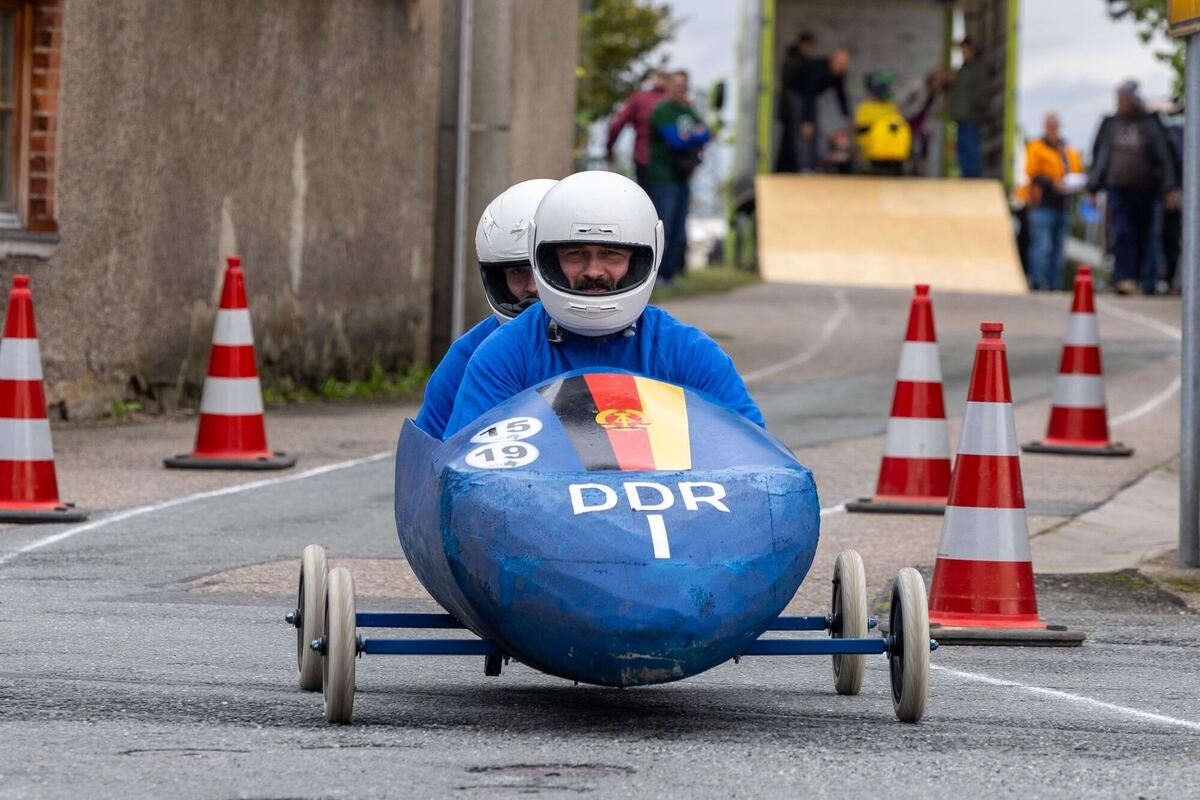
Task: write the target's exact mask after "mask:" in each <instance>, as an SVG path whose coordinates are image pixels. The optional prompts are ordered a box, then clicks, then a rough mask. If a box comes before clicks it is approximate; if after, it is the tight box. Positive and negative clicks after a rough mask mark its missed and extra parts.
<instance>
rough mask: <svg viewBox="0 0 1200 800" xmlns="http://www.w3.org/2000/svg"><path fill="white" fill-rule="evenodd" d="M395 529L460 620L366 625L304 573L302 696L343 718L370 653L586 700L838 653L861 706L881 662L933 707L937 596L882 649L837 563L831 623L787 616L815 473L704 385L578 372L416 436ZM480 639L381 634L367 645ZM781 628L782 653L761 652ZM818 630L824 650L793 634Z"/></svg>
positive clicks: (333, 580)
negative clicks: (530, 677)
mask: <svg viewBox="0 0 1200 800" xmlns="http://www.w3.org/2000/svg"><path fill="white" fill-rule="evenodd" d="M395 502H396V509H395V510H396V528H397V531H398V533H399V536H400V542H401V544H402V546H403V548H404V553H405V556H406V557H407V559H408V563H409V564H410V565H411V567H412V570H413V572H414V573H415V574H416V576H417V578H418V579H419V580H420V582H421V584H422V585H423V586H424V587H425V589H426V590H427V591H428V592H429V594H430V595H431V596H432V597H433V598H434V600H436V601H437V602H438V604H439V605H441V607H442V608H443V609H444V610H445V611H446V612H447V613H437V614H434V613H391V612H388V613H383V612H360V611H357V610H356V605H355V598H354V582H353V578H352V576H351V574H350V572H349V571H348V570H347V569H346V568H344V567H338V568H335V569H333V570H329V569H328V568H327V566H326V563H327V562H326V555H325V551H324V549H323V548H322V547H320V546H319V545H310V546H309V547H307V548H306V549H305V551H304V553H303V555H302V557H301V564H300V580H299V590H298V597H297V607H296V609H295V610H294V611H293V612H291V613H290V614H288V616H287V620H288V622H289V623H290V624H291V625H293V626H294V627H295V629H296V656H297V667H298V672H299V682H300V685H301V687H302V688H304V689H309V690H316V689H321V690H322V691H323V693H324V705H325V716H326V719H327V720H328V721H330V722H338V723H348V722H349V721H350V718H351V714H352V711H353V704H354V671H355V659H356V657H357V656H359V655H361V654H373V653H391V654H402V655H476V656H478V655H482V656H484V671H485V673H486V674H488V675H499V674H500V672H501V668H502V664H503V663H504V662H507V661H508V660H509V659H513V660H516V661H519V662H521V663H523V664H526V665H528V666H530V667H533V668H534V669H537V670H540V671H542V672H545V673H548V674H550V675H556V676H558V677H561V678H566V679H568V680H573V681H577V682H581V683H590V684H598V685H603V686H619V687H628V686H640V685H647V684H655V683H664V682H667V681H675V680H679V679H681V678H686V677H688V676H691V675H696V674H699V673H701V672H704V671H705V670H708V669H711V668H712V667H715V666H717V665H719V664H722V663H724V662H726V661H728V660H730V659H734V660H737V659H739V658H740V657H742V656H750V655H831V656H832V657H833V673H834V685H835V688H836V690H837V691H838V692H839V693H842V694H856V693H858V691H859V689H860V687H861V685H862V680H863V672H864V668H865V656H866V655H868V654H872V653H874V654H883V655H885V656H887V658H888V661H889V666H890V672H891V683H892V699H893V706H894V709H895V713H896V715H897V716H898V717H899V718H900V719H901V720H903V721H906V722H916V721H917V720H919V719H920V717H921V715H922V713H923V712H924V708H925V698H926V692H927V686H928V675H929V653H930V650H931V649H932V648H933V647H936V643H933V642H931V641H930V639H929V623H928V616H927V610H926V599H925V585H924V582H923V581H922V579H921V577H920V575H919V574H918V573H917V572H916V571H915V570H913V569H911V568H905V569H903V570H901V571H900V573H899V574H898V576H897V578H896V581H895V583H894V585H893V589H892V596H891V603H890V606H889V614H890V620H889V621H890V625H889V626H888V633H887V635H870V629H871V628H873V627H874V620H872V619H870V618H869V617H868V614H867V596H866V579H865V575H864V570H863V564H862V560H861V558H860V557H859V556H858V554H857V553H855V552H854V551H845V552H843V553H841V554H840V555H839V556H838V557H837V560H836V562H835V565H834V572H833V585H832V603H831V607H830V611H829V613H828V614H826V615H821V616H811V617H792V616H780V614H781V612H782V611H783V610H784V608H785V607H786V606H787V604H788V602H789V601H790V600H791V599H792V596H793V595H794V594H795V593H796V590H797V589H798V588H799V586H800V583H801V582H802V581H803V580H804V576H805V575H806V574H807V572H808V569H809V567H810V565H811V564H812V560H813V556H814V554H815V552H816V549H817V539H818V534H819V529H820V506H819V504H818V501H817V491H816V486H815V484H814V482H813V477H812V473H811V472H810V471H809V470H808V469H807V468H805V467H804V466H802V465H801V464H800V463H799V462H797V461H796V459H795V458H794V457H793V455H792V453H791V452H790V451H789V450H788V448H787V447H786V446H785V445H783V444H782V443H781V442H779V441H778V440H777V439H775V438H774V437H773V436H771V435H770V434H769V433H767V432H766V431H764V430H763V429H761V428H759V427H757V426H756V425H753V424H752V423H750V422H748V421H746V420H745V419H744V418H743V417H741V416H740V415H738V414H737V413H735V412H733V411H731V410H729V409H727V408H725V407H724V406H722V405H720V404H718V403H716V402H714V401H713V400H712V399H710V398H707V397H706V396H704V395H701V394H699V393H697V392H694V391H692V390H690V389H685V388H682V387H680V386H676V385H673V384H670V383H665V382H662V381H656V380H652V379H649V378H645V377H642V376H639V375H634V374H630V373H625V372H616V371H605V372H588V371H580V372H572V373H567V374H565V375H561V376H559V377H557V378H554V379H553V380H550V381H547V382H545V383H543V384H541V385H539V386H536V387H534V388H532V389H528V390H526V391H523V392H521V393H520V394H518V395H516V396H514V397H512V398H510V399H509V400H507V401H505V402H503V403H501V404H500V405H498V406H496V407H495V408H494V409H492V410H491V411H490V412H488V413H487V414H484V415H483V416H481V417H480V418H479V419H478V420H476V421H475V423H474V424H473V425H471V426H470V427H468V428H467V429H465V430H463V431H460V432H459V433H458V434H456V435H455V436H453V437H451V438H450V439H448V440H447V441H445V442H441V441H439V440H437V439H434V438H431V437H430V436H428V435H426V434H425V433H424V432H422V431H421V430H420V429H419V428H417V427H416V426H415V425H414V424H413V423H412V421H411V420H408V421H406V422H405V424H404V428H403V430H402V432H401V434H400V442H399V447H398V450H397V454H396V501H395ZM372 628H394V629H410V630H412V629H448V630H449V629H456V630H458V631H460V632H461V631H462V630H463V629H465V630H466V631H469V633H470V634H474V636H471V637H468V636H463V635H461V633H460V635H457V636H455V637H453V638H442V639H438V638H420V637H414V638H406V639H391V638H373V637H370V638H368V637H364V636H362V635H360V633H359V631H360V629H372ZM767 631H782V632H788V634H786V635H784V636H771V637H766V638H760V637H762V636H763V634H764V633H765V632H767ZM797 631H823V632H825V633H827V634H828V636H827V637H811V636H810V637H797V636H795V635H794V633H793V632H797Z"/></svg>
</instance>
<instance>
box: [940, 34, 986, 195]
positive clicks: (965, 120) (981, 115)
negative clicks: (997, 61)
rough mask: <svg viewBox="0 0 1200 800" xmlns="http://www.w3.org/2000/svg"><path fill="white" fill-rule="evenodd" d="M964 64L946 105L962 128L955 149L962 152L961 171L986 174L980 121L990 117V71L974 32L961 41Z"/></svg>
mask: <svg viewBox="0 0 1200 800" xmlns="http://www.w3.org/2000/svg"><path fill="white" fill-rule="evenodd" d="M958 50H959V52H960V53H962V66H961V67H959V68H958V72H957V73H955V75H954V80H953V81H952V82H951V84H950V90H949V92H948V93H947V95H946V108H947V111H948V112H949V114H950V119H952V120H954V124H955V126H956V127H957V129H958V136H957V138H956V140H955V150H956V151H957V152H958V171H959V172H960V173H961V174H962V176H963V177H964V178H978V177H979V176H980V175H982V174H983V150H982V145H981V138H980V137H981V133H980V125H981V124H982V123H983V121H984V120H985V119H987V73H986V72H985V70H984V66H983V62H981V61H979V59H978V58H977V57H976V56H977V53H976V52H975V42H973V41H972V40H971V37H970V36H965V37H963V39H962V41H960V42H959V43H958Z"/></svg>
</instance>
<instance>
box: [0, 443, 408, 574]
mask: <svg viewBox="0 0 1200 800" xmlns="http://www.w3.org/2000/svg"><path fill="white" fill-rule="evenodd" d="M394 455H395V451H393V450H385V451H384V452H382V453H375V454H373V455H369V456H364V457H363V458H353V459H350V460H349V461H339V462H337V463H335V464H326V465H325V466H323V467H314V468H313V469H310V470H305V471H304V472H297V473H296V474H294V475H285V476H283V477H280V478H267V479H265V480H261V481H251V482H250V483H241V484H238V485H237V486H227V487H225V488H224V489H213V490H211V491H208V492H197V493H196V494H188V495H184V496H183V497H175V498H172V499H170V500H163V501H162V502H159V503H150V504H149V505H144V506H136V507H134V508H129V509H126V510H125V511H119V512H117V513H116V514H113V515H112V516H109V517H101V518H100V519H96V520H92V521H91V522H86V523H84V524H83V525H76V526H75V527H74V528H67V529H66V530H65V531H61V532H59V533H56V534H53V535H51V536H46V537H44V538H42V539H38V540H37V541H35V542H30V543H29V544H27V545H25V546H24V547H19V548H17V549H16V550H13V551H11V552H8V553H5V554H4V555H3V556H0V566H3V565H5V564H7V563H9V562H10V561H12V560H13V559H15V558H17V557H18V556H22V555H24V554H26V553H32V552H33V551H34V550H41V549H42V548H43V547H49V546H50V545H52V544H57V543H58V542H61V541H64V540H66V539H70V538H71V537H72V536H77V535H79V534H81V533H87V532H88V531H94V530H96V529H97V528H104V527H106V526H108V525H111V524H113V523H114V522H123V521H124V520H127V519H133V518H134V517H140V516H143V515H144V514H151V513H153V512H155V511H162V510H163V509H167V508H174V507H175V506H182V505H186V504H187V503H194V502H196V501H197V500H207V499H209V498H211V497H224V496H226V495H231V494H241V493H242V492H249V491H251V490H253V489H262V488H264V487H267V486H278V485H279V484H282V483H293V482H295V481H302V480H304V479H306V478H313V477H316V476H317V475H324V474H326V473H329V472H337V471H338V470H343V469H349V468H350V467H357V466H359V465H360V464H370V463H371V462H374V461H382V460H383V459H385V458H391V457H392V456H394Z"/></svg>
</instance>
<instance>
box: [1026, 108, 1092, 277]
mask: <svg viewBox="0 0 1200 800" xmlns="http://www.w3.org/2000/svg"><path fill="white" fill-rule="evenodd" d="M1043 130H1044V133H1043V134H1042V137H1041V138H1040V139H1032V140H1030V142H1029V144H1028V145H1026V147H1025V174H1026V176H1028V178H1029V195H1028V203H1027V205H1028V207H1029V214H1028V219H1029V245H1030V253H1029V255H1030V259H1029V282H1030V284H1031V285H1032V286H1033V288H1034V290H1035V291H1037V290H1051V291H1056V290H1058V289H1061V288H1062V275H1063V244H1064V243H1065V242H1066V239H1067V220H1068V214H1067V195H1068V194H1071V193H1074V192H1078V191H1079V185H1078V183H1076V182H1075V181H1076V179H1078V178H1079V177H1081V175H1082V173H1083V162H1082V160H1081V159H1080V158H1079V152H1078V151H1077V150H1076V149H1075V148H1073V147H1070V146H1068V145H1067V143H1066V141H1065V140H1064V139H1063V138H1062V136H1061V135H1060V134H1059V123H1058V117H1057V116H1056V115H1054V114H1047V115H1046V120H1045V124H1044V128H1043ZM1068 175H1070V176H1073V177H1070V178H1068ZM1069 183H1073V184H1074V185H1073V186H1068V184H1069Z"/></svg>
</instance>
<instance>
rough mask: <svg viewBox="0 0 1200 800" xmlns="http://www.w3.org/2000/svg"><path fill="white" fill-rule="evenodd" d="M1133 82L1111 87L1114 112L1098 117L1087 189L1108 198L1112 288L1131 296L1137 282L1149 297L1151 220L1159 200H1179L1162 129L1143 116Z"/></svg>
mask: <svg viewBox="0 0 1200 800" xmlns="http://www.w3.org/2000/svg"><path fill="white" fill-rule="evenodd" d="M1137 90H1138V86H1137V83H1136V82H1135V81H1126V82H1125V83H1123V84H1121V85H1120V86H1119V87H1118V88H1117V113H1116V114H1113V115H1110V116H1108V117H1105V118H1104V121H1103V122H1101V123H1100V130H1099V131H1098V132H1097V133H1096V141H1095V144H1094V145H1093V146H1092V168H1091V171H1090V172H1089V173H1088V187H1087V188H1088V191H1090V192H1096V191H1099V190H1101V189H1103V190H1104V193H1105V195H1106V197H1107V198H1108V212H1109V221H1110V225H1111V228H1112V240H1113V241H1112V249H1113V256H1114V259H1115V261H1116V269H1115V274H1114V276H1113V277H1114V280H1113V288H1114V289H1116V291H1117V293H1118V294H1132V293H1133V292H1135V291H1136V290H1137V289H1138V285H1139V283H1140V284H1141V290H1142V292H1143V293H1144V294H1154V292H1155V289H1156V284H1157V282H1158V262H1157V259H1155V258H1154V257H1153V252H1154V250H1153V248H1154V242H1153V236H1154V229H1155V217H1156V216H1157V214H1158V213H1159V210H1160V206H1159V203H1160V200H1161V198H1162V197H1163V196H1164V194H1165V195H1166V197H1167V201H1168V205H1171V206H1174V205H1177V204H1178V202H1179V192H1178V189H1179V181H1178V174H1177V173H1176V171H1175V165H1174V163H1173V161H1172V158H1171V151H1170V145H1169V144H1168V142H1167V137H1166V135H1165V134H1164V133H1163V128H1162V125H1161V124H1160V123H1159V122H1158V121H1157V120H1156V119H1155V118H1154V117H1153V115H1151V114H1147V113H1146V110H1145V108H1144V107H1143V106H1142V102H1141V98H1139V97H1138V92H1137Z"/></svg>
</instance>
